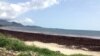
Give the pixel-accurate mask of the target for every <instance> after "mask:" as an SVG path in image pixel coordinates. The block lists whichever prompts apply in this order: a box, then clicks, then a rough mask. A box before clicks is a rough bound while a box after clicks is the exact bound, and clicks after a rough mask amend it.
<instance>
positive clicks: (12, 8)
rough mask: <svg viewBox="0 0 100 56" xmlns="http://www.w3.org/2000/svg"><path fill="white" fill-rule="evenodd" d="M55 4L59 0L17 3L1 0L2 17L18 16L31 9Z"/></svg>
mask: <svg viewBox="0 0 100 56" xmlns="http://www.w3.org/2000/svg"><path fill="white" fill-rule="evenodd" d="M55 4H58V0H31V1H27V2H24V3H17V4H14V3H9V2H4V1H0V18H16V17H17V16H18V15H20V14H22V13H24V12H27V11H29V10H32V9H33V10H38V9H45V8H48V7H50V6H52V5H55Z"/></svg>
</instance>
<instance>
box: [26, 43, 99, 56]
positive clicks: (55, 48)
mask: <svg viewBox="0 0 100 56" xmlns="http://www.w3.org/2000/svg"><path fill="white" fill-rule="evenodd" d="M25 43H26V44H27V45H35V46H37V47H39V48H47V49H49V50H52V51H59V52H61V53H63V54H66V55H70V54H85V55H92V56H100V52H96V51H85V50H81V49H70V48H66V47H65V46H64V45H58V44H56V43H43V42H39V41H26V42H25Z"/></svg>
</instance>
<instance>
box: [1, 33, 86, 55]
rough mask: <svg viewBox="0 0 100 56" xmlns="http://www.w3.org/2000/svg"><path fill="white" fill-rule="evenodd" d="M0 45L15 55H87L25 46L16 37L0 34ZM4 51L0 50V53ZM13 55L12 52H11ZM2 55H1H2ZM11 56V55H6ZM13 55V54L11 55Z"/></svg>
mask: <svg viewBox="0 0 100 56" xmlns="http://www.w3.org/2000/svg"><path fill="white" fill-rule="evenodd" d="M0 47H1V48H5V49H6V51H8V52H9V51H10V53H11V51H12V53H16V54H17V55H16V56H87V55H82V54H74V55H64V54H61V53H59V52H55V51H51V50H48V49H45V48H38V47H36V46H27V45H25V43H24V41H21V40H19V39H16V38H14V37H12V36H10V35H3V34H0ZM1 53H4V52H1V49H0V54H1ZM12 55H13V54H12ZM2 56H3V55H2ZM6 56H11V55H6ZM13 56H14V55H13Z"/></svg>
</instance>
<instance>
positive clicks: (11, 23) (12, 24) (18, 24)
mask: <svg viewBox="0 0 100 56" xmlns="http://www.w3.org/2000/svg"><path fill="white" fill-rule="evenodd" d="M0 26H23V25H22V24H20V23H16V22H8V21H6V20H0Z"/></svg>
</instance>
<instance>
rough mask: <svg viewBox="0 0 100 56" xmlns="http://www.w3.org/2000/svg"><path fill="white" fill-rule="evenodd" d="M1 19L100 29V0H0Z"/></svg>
mask: <svg viewBox="0 0 100 56" xmlns="http://www.w3.org/2000/svg"><path fill="white" fill-rule="evenodd" d="M0 19H3V20H8V21H14V22H18V23H21V24H23V25H37V26H41V27H47V28H61V29H78V30H100V0H0Z"/></svg>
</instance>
